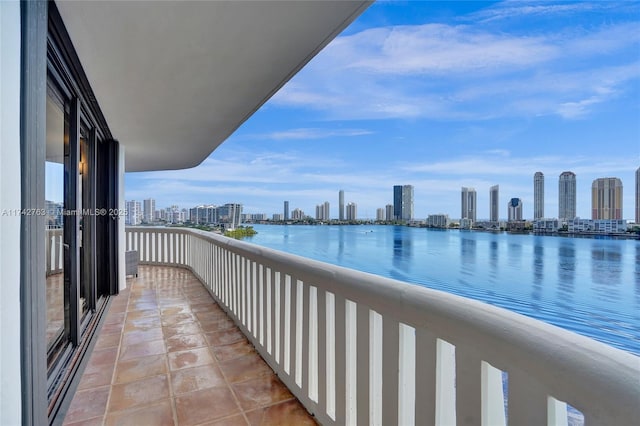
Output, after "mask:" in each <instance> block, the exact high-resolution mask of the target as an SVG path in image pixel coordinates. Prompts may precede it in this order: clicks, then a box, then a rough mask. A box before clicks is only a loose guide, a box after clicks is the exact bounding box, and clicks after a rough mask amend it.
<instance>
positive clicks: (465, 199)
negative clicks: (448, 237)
mask: <svg viewBox="0 0 640 426" xmlns="http://www.w3.org/2000/svg"><path fill="white" fill-rule="evenodd" d="M477 199H478V197H477V194H476V190H475V189H474V188H467V187H464V186H463V187H462V197H461V201H462V202H461V209H460V210H461V212H460V219H471V220H472V221H473V222H475V221H476V213H477V212H476V201H477Z"/></svg>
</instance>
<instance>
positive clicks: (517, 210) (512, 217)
mask: <svg viewBox="0 0 640 426" xmlns="http://www.w3.org/2000/svg"><path fill="white" fill-rule="evenodd" d="M507 209H508V211H509V222H513V221H519V220H522V200H521V199H520V198H512V199H511V200H509V204H507Z"/></svg>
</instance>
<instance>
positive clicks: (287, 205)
mask: <svg viewBox="0 0 640 426" xmlns="http://www.w3.org/2000/svg"><path fill="white" fill-rule="evenodd" d="M284 220H289V202H288V201H285V202H284Z"/></svg>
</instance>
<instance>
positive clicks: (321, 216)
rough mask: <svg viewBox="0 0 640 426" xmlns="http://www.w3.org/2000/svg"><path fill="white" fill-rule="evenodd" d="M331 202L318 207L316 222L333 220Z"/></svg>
mask: <svg viewBox="0 0 640 426" xmlns="http://www.w3.org/2000/svg"><path fill="white" fill-rule="evenodd" d="M329 206H330V205H329V202H328V201H325V202H324V203H323V204H318V205H317V206H316V220H329V219H331V216H330V213H331V211H330V209H329Z"/></svg>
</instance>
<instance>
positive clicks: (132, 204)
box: [125, 200, 142, 226]
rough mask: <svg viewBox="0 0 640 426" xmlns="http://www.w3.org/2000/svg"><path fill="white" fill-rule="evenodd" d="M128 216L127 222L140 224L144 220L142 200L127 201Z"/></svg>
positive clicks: (132, 224) (133, 224)
mask: <svg viewBox="0 0 640 426" xmlns="http://www.w3.org/2000/svg"><path fill="white" fill-rule="evenodd" d="M125 205H126V208H127V216H126V217H125V224H127V225H131V226H136V225H140V223H141V222H142V206H141V205H140V201H135V200H131V201H127V202H126V204H125Z"/></svg>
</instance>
